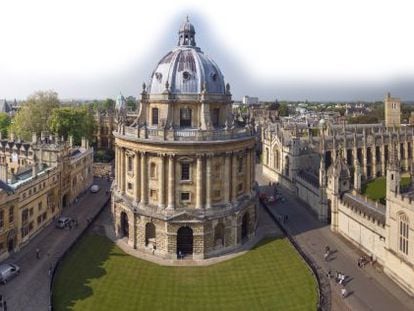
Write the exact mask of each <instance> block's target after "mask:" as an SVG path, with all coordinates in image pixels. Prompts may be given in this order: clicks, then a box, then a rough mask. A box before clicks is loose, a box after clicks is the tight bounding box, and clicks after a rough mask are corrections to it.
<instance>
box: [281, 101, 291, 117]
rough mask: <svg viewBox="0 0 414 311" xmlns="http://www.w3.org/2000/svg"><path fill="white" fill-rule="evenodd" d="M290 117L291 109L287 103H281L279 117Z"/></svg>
mask: <svg viewBox="0 0 414 311" xmlns="http://www.w3.org/2000/svg"><path fill="white" fill-rule="evenodd" d="M288 115H289V107H288V105H287V103H281V104H280V105H279V116H280V117H287V116H288Z"/></svg>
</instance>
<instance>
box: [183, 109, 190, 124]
mask: <svg viewBox="0 0 414 311" xmlns="http://www.w3.org/2000/svg"><path fill="white" fill-rule="evenodd" d="M180 127H191V109H190V108H181V109H180Z"/></svg>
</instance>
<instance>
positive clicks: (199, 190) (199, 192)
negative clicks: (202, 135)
mask: <svg viewBox="0 0 414 311" xmlns="http://www.w3.org/2000/svg"><path fill="white" fill-rule="evenodd" d="M196 170H197V171H196V174H197V177H196V206H195V207H196V208H202V207H203V158H202V155H197V168H196Z"/></svg>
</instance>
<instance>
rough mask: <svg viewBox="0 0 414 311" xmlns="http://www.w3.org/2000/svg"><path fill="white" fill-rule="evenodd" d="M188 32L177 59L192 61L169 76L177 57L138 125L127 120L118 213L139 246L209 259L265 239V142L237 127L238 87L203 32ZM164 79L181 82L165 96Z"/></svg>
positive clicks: (121, 140)
mask: <svg viewBox="0 0 414 311" xmlns="http://www.w3.org/2000/svg"><path fill="white" fill-rule="evenodd" d="M183 29H184V30H182V31H181V30H180V38H181V35H182V36H183V37H182V39H180V42H181V43H180V44H179V46H178V47H177V48H176V50H174V51H173V52H172V53H177V54H179V55H183V54H185V55H186V58H182V59H181V60H180V65H178V66H172V68H174V69H171V70H170V71H168V70H165V71H163V70H164V65H165V66H170V63H169V62H170V61H171V62H174V61H176V59H178V58H180V57H181V56H178V58H175V57H170V56H168V55H169V54H167V56H166V59H163V60H162V61H161V62H160V63H159V67H158V68H157V69H156V70H155V71H154V74H153V77H154V80H153V81H152V83H151V85H150V87H149V88H148V90H147V88H146V85H145V84H144V85H143V91H142V93H141V101H140V110H139V113H138V117H137V119H136V120H135V121H133V122H132V123H129V122H128V121H127V120H125V118H124V119H123V118H120V120H124V121H123V122H122V123H120V124H119V126H118V128H117V130H116V131H114V136H115V180H114V184H113V189H112V199H113V202H112V213H113V216H114V221H115V224H114V225H115V230H116V233H117V235H118V236H119V237H126V238H128V243H129V244H130V245H131V247H133V248H136V249H138V250H142V251H143V252H151V253H153V254H155V255H158V256H161V257H164V258H177V256H178V257H179V256H180V254H181V255H182V256H188V257H191V258H194V259H203V258H207V257H211V256H216V255H219V254H222V253H225V252H230V251H232V250H235V249H237V248H238V247H240V246H241V244H242V243H244V242H245V241H247V240H248V239H250V238H252V237H253V236H254V234H255V229H256V194H255V192H254V190H253V185H254V174H255V172H254V164H255V139H254V136H253V131H252V128H251V127H249V126H246V127H242V128H239V127H237V126H236V125H235V124H234V121H233V116H232V113H231V105H232V101H231V94H230V87H229V86H225V85H224V80H223V79H222V76H221V73H220V72H219V69H218V68H217V67H216V65H215V64H214V63H212V62H211V61H210V60H209V59H204V57H205V56H203V55H202V52H201V51H200V50H199V48H197V47H196V46H195V41H194V34H192V33H191V29H193V26H192V25H191V24H190V25H187V26H186V27H184V28H183ZM187 32H190V33H187ZM186 36H187V37H189V38H190V37H191V38H193V39H192V40H190V41H186V40H185V38H186ZM181 40H182V41H181ZM187 43H188V44H187ZM192 44H194V45H192ZM200 53H201V54H200ZM199 58H200V59H201V60H203V62H201V61H200V59H199ZM199 61H200V63H198V62H199ZM209 62H211V63H209ZM198 66H205V68H204V70H201V69H200V68H199V67H198ZM180 68H181V69H180ZM211 68H213V69H211ZM174 70H177V72H173V73H171V72H172V71H174ZM180 70H181V71H183V72H181V71H180ZM208 70H212V72H208ZM161 72H162V73H163V74H171V75H172V77H170V78H168V79H176V80H172V81H171V82H168V81H170V80H167V81H166V83H165V84H163V85H162V88H163V89H164V90H163V91H162V92H159V91H157V90H158V89H157V88H158V87H161V86H160V85H159V81H161V80H162V79H164V78H166V77H165V76H163V74H162V73H161ZM178 77H182V79H184V82H180V81H178V80H177V79H181V78H178ZM209 79H210V80H211V82H208V83H210V84H208V83H207V82H204V83H202V82H200V84H197V80H205V81H207V80H209ZM177 81H178V82H177ZM220 81H221V82H220ZM174 83H177V84H175V86H174ZM178 83H183V85H182V88H185V90H186V92H185V93H183V92H181V91H180V90H179V89H178V87H177V85H178ZM187 83H188V84H187ZM220 83H222V84H220ZM170 86H171V87H170ZM200 90H201V91H200Z"/></svg>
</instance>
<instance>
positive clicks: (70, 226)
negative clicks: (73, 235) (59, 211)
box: [69, 222, 72, 231]
mask: <svg viewBox="0 0 414 311" xmlns="http://www.w3.org/2000/svg"><path fill="white" fill-rule="evenodd" d="M69 231H72V222H70V223H69Z"/></svg>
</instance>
